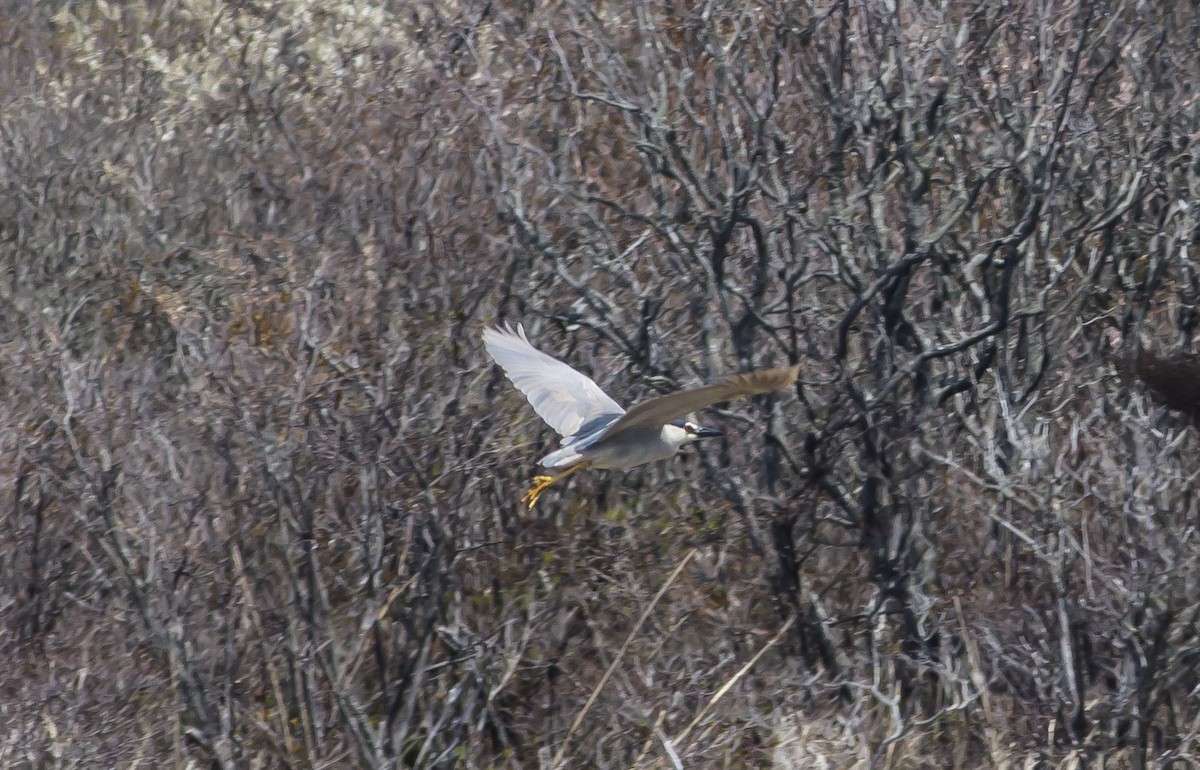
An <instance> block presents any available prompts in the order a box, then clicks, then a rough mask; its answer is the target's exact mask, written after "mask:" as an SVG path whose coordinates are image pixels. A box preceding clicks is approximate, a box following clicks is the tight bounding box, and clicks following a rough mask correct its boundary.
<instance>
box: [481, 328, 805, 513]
mask: <svg viewBox="0 0 1200 770" xmlns="http://www.w3.org/2000/svg"><path fill="white" fill-rule="evenodd" d="M483 345H484V347H485V348H487V352H488V354H489V355H490V356H491V357H492V358H493V359H494V360H495V361H496V363H498V364H500V367H501V368H502V369H504V373H505V375H507V376H508V379H509V380H510V381H511V382H512V384H513V385H515V386H516V388H517V390H519V391H521V392H522V393H524V394H525V398H526V399H528V400H529V403H530V405H531V406H532V407H533V411H535V412H537V414H538V416H539V417H541V418H542V419H543V420H544V421H545V422H546V424H547V425H549V426H550V427H551V428H553V429H554V430H555V431H556V432H557V433H558V435H560V436H562V437H563V439H562V444H561V446H559V448H558V449H556V450H554V451H553V452H551V453H550V454H548V455H546V456H545V457H543V458H542V459H541V464H542V466H544V467H546V468H549V469H551V470H552V471H560V472H559V473H558V474H557V475H553V476H535V477H534V479H533V487H532V488H531V489H530V490H529V491H528V492H526V493H525V496H524V497H522V498H521V502H523V503H525V504H526V505H527V506H529V508H533V506H534V504H535V503H536V502H537V501H538V498H539V497H540V496H541V494H542V493H543V492H545V491H546V489H547V488H549V487H550V485H551V484H554V483H555V482H556V481H561V480H562V479H565V478H566V477H568V476H570V475H571V474H572V473H576V472H578V471H581V470H583V469H584V468H589V467H592V468H606V469H614V470H624V469H626V468H632V467H634V466H637V465H641V464H643V463H648V462H653V461H655V460H664V459H666V458H668V457H671V456H672V455H674V454H675V453H676V452H678V451H679V449H680V448H681V447H683V446H686V445H687V444H690V443H692V442H694V441H699V440H700V439H702V438H709V437H711V436H720V435H721V431H719V430H717V429H715V428H704V427H701V426H699V425H697V424H696V423H694V422H692V421H691V420H688V419H686V416H687V415H688V414H691V413H692V412H694V411H696V410H697V409H702V408H704V407H706V406H709V405H710V404H715V403H717V402H719V401H729V400H732V399H734V398H739V397H742V396H752V395H757V394H761V393H770V392H771V391H775V390H781V389H783V388H786V387H788V386H789V385H791V384H792V383H794V382H795V381H796V378H797V377H799V376H800V367H799V365H796V366H790V367H783V368H779V369H760V370H758V371H753V372H743V373H741V374H732V375H729V376H727V377H724V378H722V379H720V380H717V381H716V382H714V383H712V384H710V385H702V386H700V387H697V388H692V389H690V390H681V391H678V392H675V393H671V394H668V395H665V396H657V397H655V398H651V399H648V400H646V401H643V402H641V403H639V404H636V405H635V406H633V407H631V408H630V409H629V410H628V411H626V410H625V409H623V408H622V407H621V405H620V404H618V403H617V402H616V401H614V400H613V399H612V398H611V397H610V396H609V395H608V394H607V393H605V392H604V391H603V390H601V389H600V386H599V385H597V384H596V383H595V382H593V381H592V380H591V378H589V377H588V376H587V375H585V374H583V373H582V372H579V371H576V370H575V369H573V368H571V367H570V366H568V365H567V364H564V363H563V362H562V361H559V360H558V359H557V358H553V357H551V356H548V355H546V354H545V353H543V352H541V351H540V350H538V349H537V348H535V347H534V346H533V345H532V344H530V342H529V338H527V337H526V336H525V330H524V328H522V327H521V325H520V324H518V325H517V328H516V329H515V330H514V329H512V328H511V327H506V328H504V329H500V328H489V329H484V331H483Z"/></svg>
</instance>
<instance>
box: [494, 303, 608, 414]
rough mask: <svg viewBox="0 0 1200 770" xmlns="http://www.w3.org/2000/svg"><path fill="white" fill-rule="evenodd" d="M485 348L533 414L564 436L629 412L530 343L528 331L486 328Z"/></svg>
mask: <svg viewBox="0 0 1200 770" xmlns="http://www.w3.org/2000/svg"><path fill="white" fill-rule="evenodd" d="M483 346H484V347H485V348H487V352H488V354H489V355H491V357H492V358H494V359H495V360H496V363H498V364H500V366H501V367H502V368H503V369H504V373H505V374H506V375H508V379H509V380H510V381H511V382H512V384H513V385H516V386H517V390H519V391H521V392H522V393H524V394H525V398H527V399H528V400H529V403H530V405H531V406H532V407H533V411H535V412H537V413H538V416H539V417H541V418H542V419H543V420H545V421H546V424H547V425H549V426H550V427H551V428H554V430H555V431H557V432H558V435H560V436H571V435H574V434H575V433H577V432H578V431H579V428H580V427H581V426H582V425H583V424H584V423H586V422H587V421H588V420H591V419H594V418H596V417H599V416H600V415H603V414H612V415H620V414H624V413H625V410H624V409H622V408H621V405H620V404H618V403H617V402H616V401H613V400H612V399H611V398H609V395H608V394H607V393H605V392H604V391H603V390H601V389H600V386H599V385H597V384H596V383H594V382H592V380H591V379H590V378H589V377H588V376H587V375H585V374H583V373H581V372H578V371H576V370H574V369H572V368H571V367H569V366H567V365H566V364H564V363H563V362H562V361H559V360H558V359H557V358H551V357H550V356H548V355H546V354H545V353H543V352H542V351H540V350H538V349H537V348H535V347H534V346H533V345H531V344H529V339H528V338H527V337H526V336H525V329H523V328H522V327H521V325H520V324H517V328H516V331H513V329H512V328H511V327H510V328H505V329H499V328H496V329H484V330H483Z"/></svg>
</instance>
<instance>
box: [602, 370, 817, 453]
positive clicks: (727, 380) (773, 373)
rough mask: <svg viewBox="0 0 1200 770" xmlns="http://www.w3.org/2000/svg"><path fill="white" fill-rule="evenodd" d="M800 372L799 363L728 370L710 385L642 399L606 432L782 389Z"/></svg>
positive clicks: (663, 422)
mask: <svg viewBox="0 0 1200 770" xmlns="http://www.w3.org/2000/svg"><path fill="white" fill-rule="evenodd" d="M799 376H800V366H799V365H796V366H790V367H786V368H780V369H760V370H758V371H755V372H743V373H742V374H731V375H729V376H728V377H724V378H722V379H720V380H717V381H716V382H714V383H712V384H711V385H702V386H700V387H698V388H692V389H691V390H681V391H679V392H677V393H671V394H669V395H666V396H659V397H658V398H652V399H650V400H649V401H643V402H641V403H640V404H637V405H636V406H634V407H632V408H630V410H629V411H628V412H626V413H625V416H624V417H622V418H621V419H619V420H617V421H616V422H614V423H613V424H612V425H611V426H610V427H609V429H608V430H607V431H606V432H605V433H606V435H609V436H611V435H613V434H614V433H616V432H617V431H620V430H624V429H626V428H632V427H636V426H655V425H666V424H667V423H669V422H670V421H671V420H675V419H678V418H680V417H684V416H685V415H688V414H690V413H692V412H694V411H696V410H697V409H703V408H704V407H706V406H708V405H709V404H715V403H717V402H719V401H731V400H733V399H735V398H741V397H742V396H754V395H758V394H760V393H770V392H771V391H773V390H782V389H783V388H786V387H788V386H789V385H791V384H792V383H793V382H795V381H796V378H797V377H799Z"/></svg>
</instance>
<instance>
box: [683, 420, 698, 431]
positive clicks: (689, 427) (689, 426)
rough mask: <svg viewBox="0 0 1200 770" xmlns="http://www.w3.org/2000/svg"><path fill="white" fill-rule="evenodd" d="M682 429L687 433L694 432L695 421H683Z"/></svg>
mask: <svg viewBox="0 0 1200 770" xmlns="http://www.w3.org/2000/svg"><path fill="white" fill-rule="evenodd" d="M683 429H684V430H686V431H687V432H688V433H695V432H696V423H694V422H685V423H684V424H683Z"/></svg>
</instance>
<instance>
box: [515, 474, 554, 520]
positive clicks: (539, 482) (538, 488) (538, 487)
mask: <svg viewBox="0 0 1200 770" xmlns="http://www.w3.org/2000/svg"><path fill="white" fill-rule="evenodd" d="M557 480H558V477H557V476H534V477H533V486H532V487H531V488H530V489H529V491H528V492H526V493H525V496H524V497H522V498H521V502H523V503H525V505H526V506H527V507H528V508H529V510H531V511H532V510H533V504H534V503H536V502H537V501H538V498H539V497H541V496H542V493H543V492H545V491H546V489H547V488H549V486H550V485H551V484H553V483H554V482H555V481H557Z"/></svg>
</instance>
